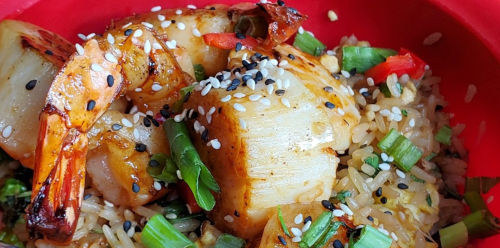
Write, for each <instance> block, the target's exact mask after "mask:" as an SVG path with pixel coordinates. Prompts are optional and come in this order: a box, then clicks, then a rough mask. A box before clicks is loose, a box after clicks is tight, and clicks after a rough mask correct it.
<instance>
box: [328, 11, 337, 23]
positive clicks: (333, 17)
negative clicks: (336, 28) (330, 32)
mask: <svg viewBox="0 0 500 248" xmlns="http://www.w3.org/2000/svg"><path fill="white" fill-rule="evenodd" d="M328 19H330V21H332V22H334V21H336V20H338V19H339V17H338V16H337V13H335V12H334V11H333V10H329V11H328Z"/></svg>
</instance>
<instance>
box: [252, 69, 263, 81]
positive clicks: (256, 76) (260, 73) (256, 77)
mask: <svg viewBox="0 0 500 248" xmlns="http://www.w3.org/2000/svg"><path fill="white" fill-rule="evenodd" d="M262 79H264V75H262V72H260V71H258V72H257V73H255V78H254V79H253V80H254V81H255V82H256V83H258V82H259V81H262Z"/></svg>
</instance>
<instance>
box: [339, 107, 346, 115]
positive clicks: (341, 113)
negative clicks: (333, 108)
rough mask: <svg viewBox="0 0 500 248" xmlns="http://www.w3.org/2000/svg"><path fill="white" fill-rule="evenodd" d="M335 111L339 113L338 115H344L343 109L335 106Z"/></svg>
mask: <svg viewBox="0 0 500 248" xmlns="http://www.w3.org/2000/svg"><path fill="white" fill-rule="evenodd" d="M337 112H338V113H339V115H340V116H343V115H345V112H344V110H342V109H341V108H337Z"/></svg>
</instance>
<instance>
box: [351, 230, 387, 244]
mask: <svg viewBox="0 0 500 248" xmlns="http://www.w3.org/2000/svg"><path fill="white" fill-rule="evenodd" d="M391 244H392V239H391V238H390V237H389V236H387V235H385V234H383V233H382V232H381V231H379V230H377V229H375V228H374V227H372V226H370V225H366V226H364V227H363V229H361V236H360V238H359V240H358V241H356V243H354V246H353V248H374V247H377V248H389V247H391ZM349 247H351V246H349Z"/></svg>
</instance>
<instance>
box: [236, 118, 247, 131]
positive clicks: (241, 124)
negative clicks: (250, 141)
mask: <svg viewBox="0 0 500 248" xmlns="http://www.w3.org/2000/svg"><path fill="white" fill-rule="evenodd" d="M238 121H239V122H240V127H241V129H247V123H246V122H245V121H244V120H243V119H241V118H239V119H238Z"/></svg>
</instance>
